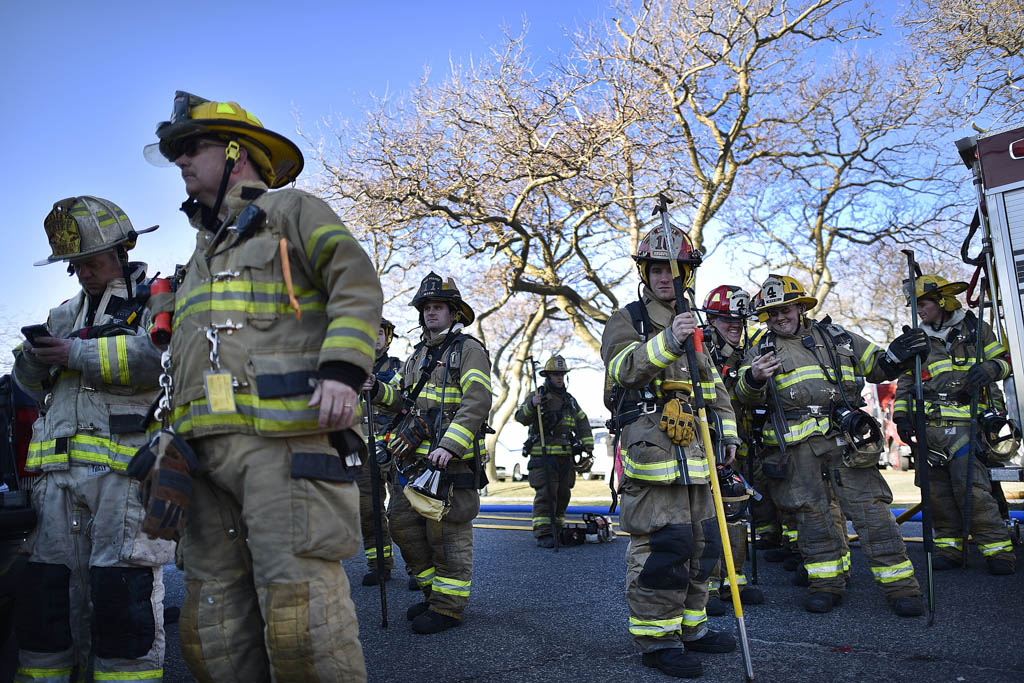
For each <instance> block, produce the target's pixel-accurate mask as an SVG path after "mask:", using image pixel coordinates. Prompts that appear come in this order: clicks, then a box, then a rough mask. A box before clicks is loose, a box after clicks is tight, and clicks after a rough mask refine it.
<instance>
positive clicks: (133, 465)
mask: <svg viewBox="0 0 1024 683" xmlns="http://www.w3.org/2000/svg"><path fill="white" fill-rule="evenodd" d="M198 468H199V459H198V458H197V457H196V454H195V452H194V451H193V450H192V448H191V447H190V446H189V445H188V443H187V442H186V441H185V440H184V439H183V438H181V437H180V436H178V435H177V434H175V433H174V432H172V431H170V430H167V429H161V430H160V431H158V432H157V433H156V434H154V435H153V438H151V439H150V440H149V443H147V444H146V445H145V446H143V447H142V448H140V449H139V450H138V452H136V453H135V455H134V456H133V457H132V459H131V462H130V463H128V469H127V470H126V473H127V474H128V476H129V477H132V478H133V479H138V480H140V481H141V482H142V491H141V497H142V507H143V509H144V510H145V517H144V518H143V520H142V531H143V532H145V534H146V535H147V536H149V537H150V538H152V539H163V540H167V541H176V540H178V539H180V538H181V535H182V533H183V532H184V531H185V519H186V516H187V514H188V508H189V503H190V502H191V500H192V477H193V475H194V474H195V473H196V471H197V470H198Z"/></svg>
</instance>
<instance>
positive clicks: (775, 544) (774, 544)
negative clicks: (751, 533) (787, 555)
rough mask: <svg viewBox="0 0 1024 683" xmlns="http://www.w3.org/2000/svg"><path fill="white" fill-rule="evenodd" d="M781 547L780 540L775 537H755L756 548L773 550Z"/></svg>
mask: <svg viewBox="0 0 1024 683" xmlns="http://www.w3.org/2000/svg"><path fill="white" fill-rule="evenodd" d="M781 547H782V541H780V540H779V539H777V538H771V537H765V536H761V537H760V538H758V539H757V549H758V550H775V549H776V548H781Z"/></svg>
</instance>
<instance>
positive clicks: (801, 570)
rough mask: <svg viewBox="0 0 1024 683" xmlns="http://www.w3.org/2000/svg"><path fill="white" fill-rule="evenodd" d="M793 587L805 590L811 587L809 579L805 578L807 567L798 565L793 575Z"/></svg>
mask: <svg viewBox="0 0 1024 683" xmlns="http://www.w3.org/2000/svg"><path fill="white" fill-rule="evenodd" d="M793 585H794V586H800V587H801V588H807V587H808V586H810V585H811V579H810V577H809V576H807V567H805V566H803V565H800V566H799V567H797V568H796V574H794V575H793Z"/></svg>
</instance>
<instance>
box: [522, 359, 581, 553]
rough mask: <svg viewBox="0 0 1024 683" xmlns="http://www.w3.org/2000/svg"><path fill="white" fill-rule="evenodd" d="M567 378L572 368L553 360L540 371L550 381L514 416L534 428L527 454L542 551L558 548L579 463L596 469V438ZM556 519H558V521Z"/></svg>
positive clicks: (535, 527) (535, 526) (536, 533)
mask: <svg viewBox="0 0 1024 683" xmlns="http://www.w3.org/2000/svg"><path fill="white" fill-rule="evenodd" d="M568 372H569V366H568V365H567V364H566V362H565V359H564V358H562V357H561V356H559V355H555V356H552V357H551V358H549V359H548V362H547V363H545V364H544V369H543V370H541V371H540V374H541V376H542V377H544V378H545V381H544V384H543V385H541V386H540V387H539V388H538V390H537V391H534V392H530V394H529V395H528V396H527V397H526V400H525V401H524V402H523V404H522V405H521V406H519V409H518V410H516V415H515V418H516V421H517V422H519V423H521V424H524V425H526V426H528V427H529V428H530V431H529V435H528V436H527V438H526V443H524V444H523V454H524V455H527V454H528V455H529V456H530V461H529V464H528V468H529V472H530V475H529V477H530V478H529V481H530V486H531V487H533V490H534V496H533V536H534V538H536V539H537V545H538V546H539V547H541V548H553V547H554V545H555V541H554V536H553V534H556V533H558V532H559V530H561V528H562V526H563V525H564V524H565V509H566V508H567V507H569V498H570V496H571V495H572V487H573V485H574V484H575V483H576V469H575V467H574V462H573V459H574V457H575V456H576V455H582V456H583V457H582V460H581V465H580V467H581V469H585V468H586V463H587V462H588V461H589V462H590V463H591V464H593V457H594V455H593V454H594V434H593V432H592V431H591V430H590V422H589V421H588V420H587V415H586V413H584V412H583V409H582V408H580V404H579V403H578V402H577V401H576V399H575V398H574V397H573V395H572V394H570V393H569V392H568V391H566V388H565V376H566V374H567V373H568ZM538 411H539V412H540V415H539V416H540V418H541V423H543V425H544V440H543V443H542V441H541V438H540V430H539V427H538V421H537V418H538ZM577 451H578V452H577ZM584 453H585V455H583V454H584ZM552 514H554V516H555V519H554V520H553V521H552V519H551V516H552ZM552 523H553V524H554V526H552Z"/></svg>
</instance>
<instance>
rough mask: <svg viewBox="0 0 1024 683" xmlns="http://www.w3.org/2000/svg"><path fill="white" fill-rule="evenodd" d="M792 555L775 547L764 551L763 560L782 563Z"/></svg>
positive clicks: (783, 549)
mask: <svg viewBox="0 0 1024 683" xmlns="http://www.w3.org/2000/svg"><path fill="white" fill-rule="evenodd" d="M792 554H793V553H791V552H790V551H789V550H788V549H786V548H780V547H778V546H776V547H774V548H769V549H768V550H766V551H764V559H765V561H766V562H782V561H784V560H786V559H787V558H788V557H790V556H791V555H792Z"/></svg>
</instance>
